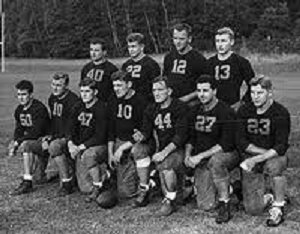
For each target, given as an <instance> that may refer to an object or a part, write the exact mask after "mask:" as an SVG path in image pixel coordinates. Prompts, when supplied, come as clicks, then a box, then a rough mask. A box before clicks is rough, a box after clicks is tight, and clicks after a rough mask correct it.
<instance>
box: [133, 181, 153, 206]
mask: <svg viewBox="0 0 300 234" xmlns="http://www.w3.org/2000/svg"><path fill="white" fill-rule="evenodd" d="M149 194H150V192H149V189H145V188H142V187H141V186H140V189H139V193H138V196H137V198H136V199H135V201H134V204H133V206H134V207H145V206H147V205H148V203H149Z"/></svg>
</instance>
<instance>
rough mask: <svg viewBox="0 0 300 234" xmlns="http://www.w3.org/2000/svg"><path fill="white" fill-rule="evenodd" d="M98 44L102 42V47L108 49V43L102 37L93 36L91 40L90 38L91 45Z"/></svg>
mask: <svg viewBox="0 0 300 234" xmlns="http://www.w3.org/2000/svg"><path fill="white" fill-rule="evenodd" d="M92 44H93V45H96V44H100V45H101V48H102V50H106V49H107V45H106V42H105V41H104V40H103V39H102V38H100V37H93V38H92V39H91V40H90V45H92Z"/></svg>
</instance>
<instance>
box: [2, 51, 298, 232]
mask: <svg viewBox="0 0 300 234" xmlns="http://www.w3.org/2000/svg"><path fill="white" fill-rule="evenodd" d="M161 58H162V57H157V59H158V60H159V61H161ZM85 62H86V61H84V60H68V61H66V60H25V59H24V60H23V59H20V60H18V59H12V60H8V61H7V66H6V72H5V73H3V74H0V100H1V101H0V128H1V131H0V234H2V233H12V234H17V233H24V234H25V233H28V234H35V233H37V234H40V233H45V234H46V233H49V234H50V233H51V234H53V233H55V234H56V233H64V234H66V233H67V234H69V233H84V234H86V233H128V234H130V233H145V234H146V233H149V234H150V233H151V234H154V233H184V234H185V233H205V234H208V233H270V234H271V233H272V234H273V233H300V189H299V187H300V169H299V167H298V166H300V156H299V153H300V147H299V144H300V141H299V139H300V117H299V113H300V101H299V100H300V92H299V89H300V66H299V65H300V59H299V57H297V56H295V57H280V58H276V57H274V58H269V57H265V58H263V57H253V58H252V62H253V65H254V67H255V70H256V71H257V72H260V73H262V72H263V73H266V74H270V75H271V76H272V78H273V80H274V88H275V95H276V100H279V101H280V102H282V103H283V104H285V105H286V106H287V107H288V109H289V111H290V113H291V115H292V124H293V128H292V131H293V132H292V136H291V140H290V142H291V148H290V150H289V157H290V158H291V159H293V160H291V163H290V166H293V168H289V169H288V171H287V176H288V182H289V183H288V191H289V194H290V196H291V199H292V205H291V206H290V207H289V212H288V215H287V220H286V222H285V223H284V224H283V225H281V226H280V227H278V228H273V229H269V228H267V227H266V226H265V225H264V221H265V218H266V216H263V217H251V216H248V215H246V214H245V213H244V212H241V211H239V212H237V213H234V218H233V219H232V221H230V222H229V223H228V224H225V225H217V224H215V222H214V216H215V214H213V213H212V214H207V213H203V212H201V211H199V210H197V208H196V204H195V203H193V202H191V203H189V204H187V205H186V206H184V207H180V209H179V210H178V212H176V213H175V214H173V215H172V216H170V217H167V218H161V217H157V216H156V215H155V213H156V211H157V210H158V209H159V208H160V203H159V200H158V199H155V200H154V201H153V202H152V203H151V204H150V205H149V206H148V207H147V208H141V209H132V208H131V207H130V206H129V205H128V204H127V203H122V204H120V205H119V206H117V207H115V208H114V209H112V210H103V209H101V208H99V207H97V206H95V205H91V204H86V203H85V202H84V199H83V196H82V195H81V194H79V193H75V194H72V195H70V196H68V197H65V198H57V197H55V192H56V190H57V189H58V186H59V185H58V184H57V183H52V184H47V185H42V186H39V187H37V189H36V191H35V192H34V193H31V194H26V195H22V196H15V197H11V196H9V194H8V192H9V191H10V190H11V189H12V188H14V187H15V186H16V185H17V184H18V183H19V180H18V177H19V176H20V175H22V172H23V169H22V168H23V164H22V159H21V158H20V157H14V158H10V159H8V158H7V157H6V147H7V144H8V142H9V140H10V139H11V136H12V132H13V127H14V121H13V118H12V116H13V111H14V109H15V107H16V105H17V102H16V99H15V93H14V87H13V86H14V84H15V83H16V82H18V81H19V80H20V79H23V78H28V79H30V80H32V81H33V82H34V85H35V96H36V97H37V98H39V99H41V100H42V101H43V102H46V100H47V97H48V95H49V94H50V81H51V78H50V77H51V75H52V74H53V73H54V72H56V71H66V72H68V73H69V74H70V76H71V88H72V89H74V90H77V83H78V80H79V71H80V68H81V67H82V65H83V64H84V63H85ZM114 62H115V63H116V64H120V63H121V62H122V59H118V60H114ZM298 159H299V160H298ZM51 168H53V165H50V169H51ZM4 230H6V231H7V232H5V231H4Z"/></svg>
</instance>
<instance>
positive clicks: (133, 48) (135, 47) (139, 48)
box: [127, 41, 144, 59]
mask: <svg viewBox="0 0 300 234" xmlns="http://www.w3.org/2000/svg"><path fill="white" fill-rule="evenodd" d="M127 46H128V52H129V55H130V57H131V58H133V59H134V58H137V57H138V56H139V55H140V54H142V53H143V51H144V45H143V44H139V43H138V42H137V41H133V42H128V43H127Z"/></svg>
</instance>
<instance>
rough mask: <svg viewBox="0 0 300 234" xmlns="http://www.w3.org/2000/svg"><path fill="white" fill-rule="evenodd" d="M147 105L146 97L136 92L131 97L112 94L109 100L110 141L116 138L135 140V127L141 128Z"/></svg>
mask: <svg viewBox="0 0 300 234" xmlns="http://www.w3.org/2000/svg"><path fill="white" fill-rule="evenodd" d="M146 106H147V101H146V99H145V98H144V97H143V96H142V95H140V94H138V93H135V94H134V95H133V96H132V97H130V98H129V99H124V98H117V97H115V96H111V98H110V99H109V102H108V116H109V117H108V118H109V135H108V140H109V141H115V139H116V138H118V139H120V140H122V141H132V142H134V140H133V138H132V135H133V133H134V129H138V130H140V127H141V124H142V121H143V113H144V110H145V108H146Z"/></svg>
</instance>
